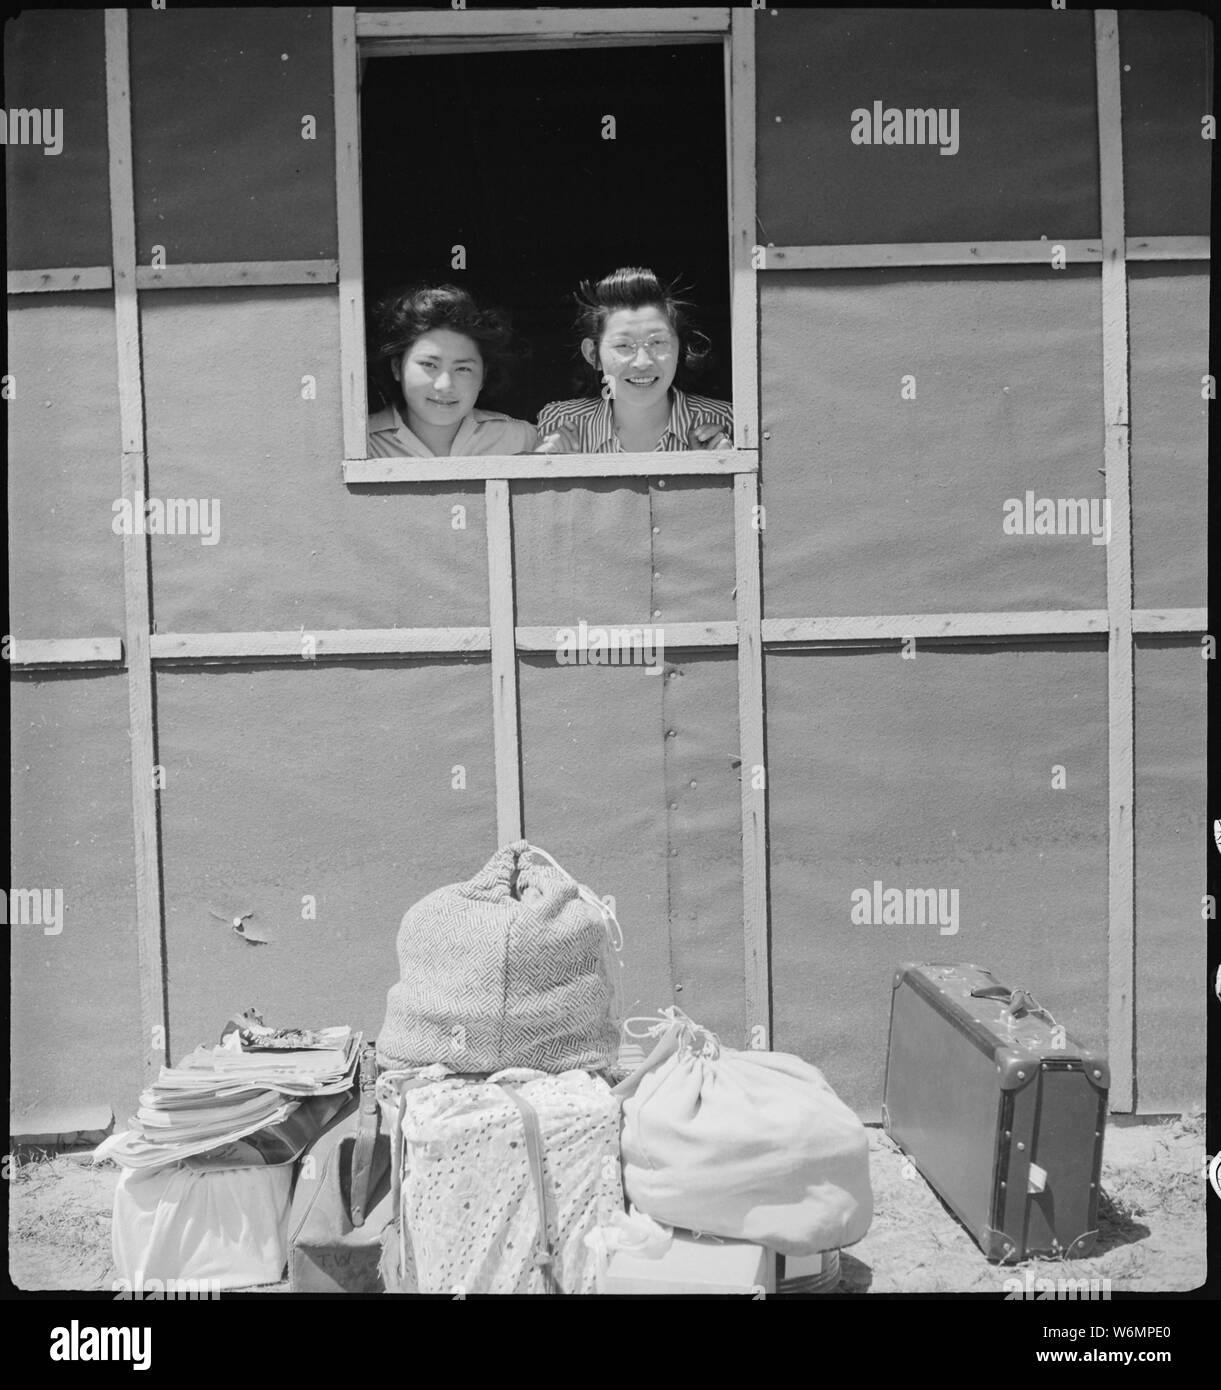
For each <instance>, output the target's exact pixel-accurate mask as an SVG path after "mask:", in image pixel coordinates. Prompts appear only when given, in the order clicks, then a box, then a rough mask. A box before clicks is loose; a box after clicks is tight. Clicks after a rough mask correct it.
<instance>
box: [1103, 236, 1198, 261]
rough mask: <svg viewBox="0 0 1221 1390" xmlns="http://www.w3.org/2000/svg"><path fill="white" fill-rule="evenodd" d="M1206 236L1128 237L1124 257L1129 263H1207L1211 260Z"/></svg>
mask: <svg viewBox="0 0 1221 1390" xmlns="http://www.w3.org/2000/svg"><path fill="white" fill-rule="evenodd" d="M1211 240H1212V238H1211V237H1206V236H1130V237H1128V239H1127V242H1126V245H1125V250H1124V257H1125V259H1127V260H1129V261H1207V260H1211V259H1212V251H1211V250H1210V243H1211Z"/></svg>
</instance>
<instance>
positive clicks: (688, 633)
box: [517, 618, 738, 652]
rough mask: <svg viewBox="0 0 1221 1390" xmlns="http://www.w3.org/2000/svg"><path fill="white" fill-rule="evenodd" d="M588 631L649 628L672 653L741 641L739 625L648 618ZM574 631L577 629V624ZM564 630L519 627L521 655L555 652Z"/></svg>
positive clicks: (592, 624) (600, 624) (599, 625)
mask: <svg viewBox="0 0 1221 1390" xmlns="http://www.w3.org/2000/svg"><path fill="white" fill-rule="evenodd" d="M588 626H589V628H590V629H591V630H592V629H594V628H603V629H606V630H607V631H608V632H609V631H619V632H623V631H629V632H632V631H639V630H640V629H642V628H649V629H650V631H651V632H655V633H657V634H658V635H659V637H660V638H661V640H662V641H664V643H665V646H666V648H667V649H669V650H680V649H682V648H684V647H732V646H735V645H736V644H737V641H738V625H737V623H727V622H716V623H659V622H657V621H656V619H653V618H649V619H646V620H644V621H642V622H636V623H603V622H589V624H588ZM571 627H572V628H575V627H576V623H575V622H574V623H573V624H572V625H571ZM563 631H564V629H563V628H562V627H551V626H547V625H546V624H542V625H532V626H526V627H519V628H518V629H517V650H518V651H519V652H553V651H555V650H556V648H557V646H558V644H559V642H560V640H561V633H562V632H563Z"/></svg>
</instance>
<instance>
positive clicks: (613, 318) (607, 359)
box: [538, 266, 733, 454]
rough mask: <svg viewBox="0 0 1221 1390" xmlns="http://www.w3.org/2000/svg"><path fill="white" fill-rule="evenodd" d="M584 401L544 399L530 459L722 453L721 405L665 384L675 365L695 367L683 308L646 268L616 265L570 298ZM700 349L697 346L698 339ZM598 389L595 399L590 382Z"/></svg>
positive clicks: (728, 418) (725, 409)
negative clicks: (575, 308)
mask: <svg viewBox="0 0 1221 1390" xmlns="http://www.w3.org/2000/svg"><path fill="white" fill-rule="evenodd" d="M577 303H578V305H579V306H580V315H579V317H578V319H577V331H578V332H579V333H580V335H581V356H582V357H583V358H584V359H585V362H586V364H587V367H588V369H589V384H590V390H591V394H590V396H589V397H588V398H582V399H577V400H571V401H552V402H551V404H550V405H545V406H544V407H543V408H542V410H541V411H539V416H538V432H539V436H540V438H541V439H542V443H541V444H540V445H539V449H538V452H539V453H588V454H615V453H631V454H635V453H652V452H653V451H655V450H663V451H666V452H675V451H677V450H683V449H731V448H732V447H733V413H732V410H731V407H730V406H729V404H728V402H726V401H715V400H712V399H710V398H709V397H707V396H695V395H691V394H689V393H688V392H685V391H680V390H679V389H678V388H677V387H676V386H675V385H674V378H675V375H676V373H677V372H678V369H679V367H680V366H681V367H687V368H690V367H693V366H698V365H699V364H700V359H701V357H702V356H704V355H705V354H703V353H701V352H700V351H699V350H698V347H697V345H696V341H695V340H696V339H697V336H702V335H696V334H695V333H694V331H693V329H692V328H691V326H690V324H689V322H688V319H687V311H688V309H689V308H690V306H689V305H687V304H685V303H684V302H683V301H682V300H680V299H679V298H677V296H676V295H675V293H674V291H673V288H671V287H667V286H665V285H663V284H662V283H661V282H660V281H659V280H658V278H657V276H656V275H654V273H653V272H652V271H651V270H645V269H643V268H641V267H639V266H626V267H623V268H622V269H620V270H616V271H613V272H612V273H611V274H610V275H607V276H605V277H603V279H601V280H599V281H598V283H597V284H596V285H590V283H589V282H588V281H584V282H582V285H581V288H580V290H579V291H578V292H577ZM704 341H706V340H704ZM599 379H600V380H601V382H602V383H603V387H602V392H601V394H600V395H598V394H593V393H594V392H596V391H597V383H598V381H599Z"/></svg>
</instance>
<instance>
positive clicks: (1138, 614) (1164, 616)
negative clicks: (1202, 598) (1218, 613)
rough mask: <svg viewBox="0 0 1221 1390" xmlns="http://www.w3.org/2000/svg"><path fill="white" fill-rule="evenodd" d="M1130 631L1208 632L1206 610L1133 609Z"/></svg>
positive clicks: (1143, 632)
mask: <svg viewBox="0 0 1221 1390" xmlns="http://www.w3.org/2000/svg"><path fill="white" fill-rule="evenodd" d="M1132 631H1133V632H1139V633H1142V634H1145V633H1156V632H1185V633H1194V632H1199V633H1204V632H1207V631H1208V609H1207V608H1134V609H1133V610H1132Z"/></svg>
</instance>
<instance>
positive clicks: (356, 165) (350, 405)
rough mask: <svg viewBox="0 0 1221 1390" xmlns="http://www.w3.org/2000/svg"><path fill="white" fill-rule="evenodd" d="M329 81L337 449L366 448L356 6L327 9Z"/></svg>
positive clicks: (351, 453)
mask: <svg viewBox="0 0 1221 1390" xmlns="http://www.w3.org/2000/svg"><path fill="white" fill-rule="evenodd" d="M331 16H332V45H333V57H334V82H335V200H336V208H337V217H338V234H339V269H338V275H339V363H340V399H341V402H342V409H343V451H344V453H345V454H346V455H347V456H348V457H349V458H360V457H362V456H363V455H364V454H366V453H367V452H368V447H369V446H368V437H369V424H368V420H369V408H368V399H367V397H366V395H365V287H364V274H365V267H364V246H363V244H362V241H361V227H360V80H359V71H358V67H359V65H358V62H357V51H356V10H355V9H354V7H352V6H351V5H337V6H335V8H334V9H332V11H331Z"/></svg>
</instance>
